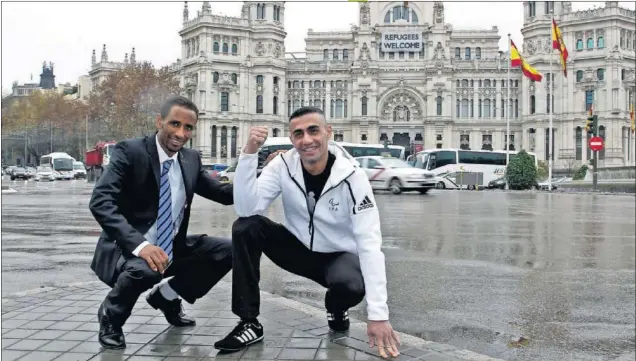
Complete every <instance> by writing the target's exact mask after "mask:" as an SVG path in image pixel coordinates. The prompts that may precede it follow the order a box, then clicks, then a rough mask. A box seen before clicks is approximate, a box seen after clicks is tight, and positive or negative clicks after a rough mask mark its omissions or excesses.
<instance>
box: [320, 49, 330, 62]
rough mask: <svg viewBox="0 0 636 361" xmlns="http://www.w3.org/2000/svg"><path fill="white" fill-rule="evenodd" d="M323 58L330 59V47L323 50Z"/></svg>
mask: <svg viewBox="0 0 636 361" xmlns="http://www.w3.org/2000/svg"><path fill="white" fill-rule="evenodd" d="M322 58H323V59H324V60H329V49H325V50H323V51H322Z"/></svg>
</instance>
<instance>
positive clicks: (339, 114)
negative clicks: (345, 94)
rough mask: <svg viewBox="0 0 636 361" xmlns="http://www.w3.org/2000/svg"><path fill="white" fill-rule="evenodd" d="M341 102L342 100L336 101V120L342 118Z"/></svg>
mask: <svg viewBox="0 0 636 361" xmlns="http://www.w3.org/2000/svg"><path fill="white" fill-rule="evenodd" d="M342 110H343V102H342V99H336V118H342Z"/></svg>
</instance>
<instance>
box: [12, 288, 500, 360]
mask: <svg viewBox="0 0 636 361" xmlns="http://www.w3.org/2000/svg"><path fill="white" fill-rule="evenodd" d="M107 292H108V288H107V287H106V286H104V285H103V284H101V283H99V282H91V283H88V284H83V285H75V286H69V287H64V288H56V289H44V290H41V291H40V292H37V293H32V294H26V295H25V294H21V295H13V296H8V297H6V298H3V299H2V361H12V360H20V361H23V360H34V361H48V360H66V361H86V360H103V361H119V360H128V361H137V360H139V361H141V360H149V361H150V360H166V361H168V360H174V361H176V360H183V361H194V360H214V359H225V360H332V361H337V360H382V359H381V358H379V357H377V356H376V355H374V352H377V350H375V349H370V348H369V347H368V344H367V337H366V334H365V330H366V326H365V324H364V323H361V322H354V323H353V324H352V327H351V330H350V331H349V332H348V333H341V334H335V333H330V332H329V330H328V328H327V321H326V316H325V314H324V311H323V310H318V309H316V308H313V307H310V306H306V305H304V304H302V303H299V302H296V301H292V300H289V299H285V298H282V297H277V296H275V295H271V294H267V293H263V294H262V296H261V297H262V307H261V316H260V317H259V320H260V321H261V323H262V324H263V326H264V327H265V340H264V342H261V343H259V344H256V345H252V346H251V347H249V348H247V349H246V350H243V351H241V352H236V353H230V354H223V353H218V351H217V350H215V349H214V347H213V344H214V342H216V341H217V340H219V339H220V338H222V337H223V336H224V335H225V334H227V333H228V332H229V331H230V330H231V329H232V328H233V327H234V326H235V325H236V323H237V318H236V316H234V315H233V314H232V312H231V311H230V285H229V284H228V283H226V282H223V281H222V282H221V283H220V284H219V285H217V286H216V287H215V288H214V289H213V290H212V291H211V292H210V293H209V294H208V295H207V296H206V297H204V298H203V299H201V300H199V301H197V303H196V304H194V305H189V304H185V308H186V312H187V313H188V314H189V315H190V316H193V317H195V318H196V320H197V325H196V326H195V327H188V328H174V327H170V326H169V325H168V323H167V322H166V320H165V319H164V318H163V315H162V314H161V313H160V311H157V310H154V309H152V308H151V307H150V306H148V304H147V303H146V301H145V294H144V295H142V297H140V299H139V301H138V302H137V305H136V307H135V310H134V311H133V315H132V316H131V317H130V319H129V320H128V322H127V323H126V325H125V326H124V332H125V334H126V342H127V347H126V349H124V350H105V349H103V348H102V347H101V346H100V344H99V343H98V342H97V331H98V330H99V326H98V324H97V320H96V319H97V316H96V313H97V308H98V307H99V304H100V303H101V301H102V300H103V298H104V296H105V294H106V293H107ZM401 337H402V341H403V346H402V349H401V353H402V355H401V356H400V357H398V358H397V359H393V360H426V361H449V360H464V361H466V360H471V361H486V360H496V359H494V358H491V357H487V356H482V355H478V354H475V353H472V352H470V351H465V350H459V349H456V348H454V347H453V346H449V345H443V344H439V343H433V342H428V341H424V340H421V339H417V338H414V337H410V336H407V335H401Z"/></svg>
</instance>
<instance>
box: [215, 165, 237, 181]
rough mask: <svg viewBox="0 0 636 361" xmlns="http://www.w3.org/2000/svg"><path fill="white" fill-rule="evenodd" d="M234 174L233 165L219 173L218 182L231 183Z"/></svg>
mask: <svg viewBox="0 0 636 361" xmlns="http://www.w3.org/2000/svg"><path fill="white" fill-rule="evenodd" d="M234 172H236V166H235V165H233V166H231V167H229V168H227V169H225V170H222V171H220V172H219V181H221V182H229V183H232V181H234Z"/></svg>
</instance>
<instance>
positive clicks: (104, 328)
mask: <svg viewBox="0 0 636 361" xmlns="http://www.w3.org/2000/svg"><path fill="white" fill-rule="evenodd" d="M97 320H98V321H99V337H98V339H99V344H100V345H102V346H103V347H104V348H108V349H114V350H118V349H122V348H125V347H126V340H125V339H124V331H123V330H122V329H121V327H119V326H115V325H114V324H113V323H112V321H111V320H110V319H109V318H108V316H106V315H105V314H104V305H101V306H99V310H97Z"/></svg>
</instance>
